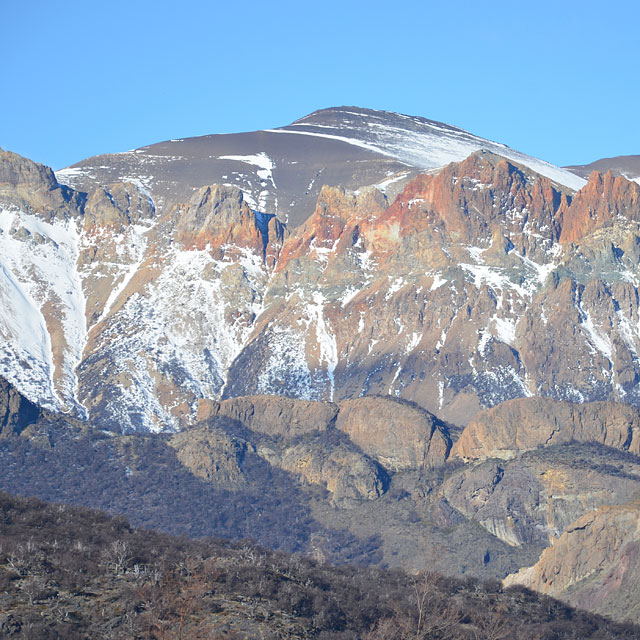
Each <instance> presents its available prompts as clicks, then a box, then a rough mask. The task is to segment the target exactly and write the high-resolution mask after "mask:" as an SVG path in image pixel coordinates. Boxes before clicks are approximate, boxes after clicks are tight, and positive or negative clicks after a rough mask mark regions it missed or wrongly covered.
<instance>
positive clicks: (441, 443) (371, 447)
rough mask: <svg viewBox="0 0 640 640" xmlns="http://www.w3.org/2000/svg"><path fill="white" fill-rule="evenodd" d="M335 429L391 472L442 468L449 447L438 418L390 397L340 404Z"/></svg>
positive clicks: (360, 399)
mask: <svg viewBox="0 0 640 640" xmlns="http://www.w3.org/2000/svg"><path fill="white" fill-rule="evenodd" d="M336 428H338V429H340V431H344V433H346V434H347V435H348V436H349V438H351V440H352V441H353V442H354V443H355V444H357V445H358V446H359V447H360V448H361V449H362V450H363V451H364V452H365V453H366V454H367V455H369V456H371V457H372V458H375V459H376V460H377V461H378V462H379V463H380V464H381V465H382V466H383V467H385V468H386V469H389V470H392V471H399V470H403V469H423V468H429V467H438V466H441V465H442V464H443V463H444V461H445V460H446V458H447V455H448V453H449V448H450V440H449V436H448V434H447V432H446V431H445V429H444V427H443V425H441V423H440V422H439V421H438V420H437V419H436V418H435V416H433V415H432V414H430V413H428V412H427V411H424V410H423V409H420V408H419V407H417V406H414V405H411V404H408V403H404V402H398V401H396V400H392V399H388V398H382V397H364V398H355V399H353V400H345V401H343V402H341V403H340V411H339V413H338V418H337V420H336Z"/></svg>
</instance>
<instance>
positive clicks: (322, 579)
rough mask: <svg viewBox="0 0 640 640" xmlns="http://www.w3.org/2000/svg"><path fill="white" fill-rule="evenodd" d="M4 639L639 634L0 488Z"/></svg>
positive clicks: (455, 585)
mask: <svg viewBox="0 0 640 640" xmlns="http://www.w3.org/2000/svg"><path fill="white" fill-rule="evenodd" d="M0 548H1V551H0V603H1V604H0V611H2V613H0V635H2V637H7V638H32V639H40V638H64V639H68V640H73V639H76V638H91V639H94V638H96V639H97V638H114V639H115V638H123V639H124V638H127V639H129V638H131V639H138V638H140V639H142V638H147V639H161V638H164V639H169V638H184V639H187V638H189V639H197V638H257V637H263V638H318V639H324V640H330V639H336V640H337V639H341V640H347V639H354V640H355V639H357V638H366V639H368V640H387V639H389V640H390V639H392V638H393V639H400V640H403V639H405V638H407V639H408V638H415V639H418V640H419V639H426V638H431V639H445V638H446V639H447V640H471V639H473V640H480V639H482V640H492V639H493V640H498V639H519V638H522V639H524V638H526V639H528V640H543V639H544V640H560V639H564V638H582V639H588V638H594V639H595V638H598V639H602V640H606V639H608V638H626V639H631V638H638V637H640V628H639V627H634V626H632V625H623V624H614V623H612V622H609V621H607V620H606V619H604V618H602V617H599V616H596V615H592V614H587V613H584V612H581V611H577V610H575V609H572V608H571V607H568V606H566V605H564V604H561V603H560V602H558V601H555V600H553V599H551V598H546V597H540V596H539V595H537V594H534V593H533V592H531V591H528V590H526V589H523V588H511V589H506V590H504V589H502V587H501V586H500V584H499V583H498V582H496V581H492V582H484V583H480V582H478V581H477V580H474V579H467V580H465V581H462V580H456V579H452V578H444V577H442V576H440V575H437V574H419V575H415V576H409V575H407V574H406V573H403V572H401V571H397V570H395V571H385V570H382V569H373V568H364V567H358V566H354V565H351V566H340V567H335V566H331V565H328V564H319V563H317V562H314V561H313V560H311V559H310V558H309V557H307V556H303V555H300V554H293V555H290V554H289V555H288V554H285V553H283V552H273V551H265V550H264V549H260V548H258V547H255V546H253V545H251V544H249V543H246V542H236V543H229V542H223V541H220V540H212V539H208V540H190V539H186V538H177V537H170V536H168V535H166V534H160V533H156V532H150V531H144V530H135V529H132V528H131V527H130V525H129V524H128V523H127V521H126V520H125V519H124V518H122V517H109V516H107V515H105V514H103V513H100V512H97V511H90V510H87V509H84V508H79V507H71V506H65V505H46V504H43V503H41V502H40V501H38V500H36V499H25V498H16V497H12V496H9V495H8V494H4V493H0Z"/></svg>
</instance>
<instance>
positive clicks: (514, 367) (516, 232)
mask: <svg viewBox="0 0 640 640" xmlns="http://www.w3.org/2000/svg"><path fill="white" fill-rule="evenodd" d="M354 113H359V114H360V115H359V116H358V117H357V118H356V115H353V114H354ZM345 118H346V119H347V120H349V122H353V123H355V124H348V126H347V125H346V124H345ZM365 124H366V125H367V126H366V127H365ZM401 124H402V126H403V127H404V134H403V135H404V138H403V137H402V136H401V135H400V133H399V131H400V126H401ZM285 130H286V132H284V133H283V131H285ZM320 130H321V131H322V132H325V133H322V134H320ZM337 130H339V131H341V132H342V133H341V137H342V138H345V139H349V140H351V142H349V143H346V142H344V141H343V140H339V141H336V140H335V137H330V138H327V137H323V136H327V135H329V136H334V134H335V132H336V131H337ZM365 130H366V131H369V130H371V131H377V132H378V133H376V134H375V135H374V134H373V133H368V134H366V135H365ZM274 131H275V130H274ZM278 131H279V132H278V133H276V132H271V133H270V135H269V136H267V138H268V139H269V140H271V139H274V140H276V139H277V140H286V141H288V140H291V141H296V142H295V144H298V141H303V142H304V143H305V144H306V145H309V144H311V147H309V146H307V147H306V150H307V156H308V158H316V159H317V157H316V155H314V153H315V152H313V145H315V144H316V141H318V140H320V141H321V144H325V142H326V144H331V145H333V144H334V143H336V144H337V143H339V144H340V145H342V146H341V147H340V148H343V147H344V146H345V145H346V148H348V149H350V150H353V149H356V148H357V149H362V147H361V146H360V147H358V146H357V144H355V143H354V141H355V142H358V141H359V142H358V144H360V143H362V144H366V145H369V146H371V145H372V144H374V143H375V144H377V145H378V147H376V148H377V149H378V148H379V149H382V150H384V151H385V153H391V152H392V151H393V149H396V151H395V152H394V153H396V155H398V154H399V153H400V152H399V151H398V150H397V149H398V145H399V142H398V141H402V140H406V139H409V140H413V145H414V146H413V147H412V146H410V145H408V143H407V145H408V146H405V147H402V148H403V149H404V151H403V153H405V156H403V157H404V160H403V162H405V161H406V162H409V161H412V162H414V165H413V166H412V167H411V171H410V172H409V173H410V174H411V175H413V174H416V175H414V177H411V175H405V178H404V179H403V180H405V179H406V183H405V184H404V188H403V189H402V191H401V193H399V195H398V196H397V197H395V198H389V197H387V196H386V195H385V193H383V190H381V189H379V188H377V187H375V186H371V185H370V186H368V187H363V186H362V185H360V188H358V189H356V190H355V191H349V190H347V189H344V188H343V187H327V186H325V187H323V188H322V189H320V192H319V195H318V198H317V202H316V205H315V208H314V209H313V211H312V213H311V215H308V213H307V212H306V211H305V210H304V208H301V209H300V211H301V213H300V220H303V221H302V222H301V223H300V224H299V225H298V226H296V227H293V226H292V225H286V224H285V223H284V222H283V221H282V219H281V218H282V215H280V218H279V217H278V216H276V215H273V214H272V213H269V212H256V210H255V209H253V208H252V206H250V204H248V203H247V198H252V197H253V198H254V199H255V198H256V197H257V196H256V194H255V192H252V194H247V193H245V192H244V191H242V190H241V189H240V188H238V187H237V186H229V185H224V184H223V185H213V184H212V185H207V186H201V187H198V188H195V187H193V186H188V185H186V184H183V183H181V184H183V186H182V187H181V189H182V191H180V190H178V191H176V193H174V196H175V197H176V198H177V197H178V196H177V195H176V194H178V195H180V196H181V197H182V196H184V198H185V200H183V201H181V202H177V203H176V204H171V202H170V201H171V198H169V197H168V196H167V195H166V194H165V195H162V194H161V193H160V192H157V193H156V194H154V193H152V192H151V191H149V188H147V187H149V185H147V187H144V185H143V183H142V182H141V180H142V177H141V175H142V174H136V175H128V176H124V177H127V178H130V180H131V181H125V182H115V183H112V184H99V180H98V181H97V182H96V180H97V178H91V179H90V177H89V173H86V172H85V173H83V174H82V175H84V178H83V180H84V183H83V189H86V190H85V191H78V190H75V189H73V188H71V187H69V186H66V185H61V184H60V183H59V182H58V181H57V179H56V177H55V175H54V174H53V173H52V172H51V171H50V170H48V169H46V168H44V167H41V166H40V165H36V164H35V163H32V162H30V161H28V160H26V159H23V158H20V157H18V156H16V155H15V154H11V153H9V152H3V153H2V155H1V157H0V202H1V203H2V215H1V216H0V230H1V231H2V233H1V235H0V249H1V250H2V251H1V255H2V264H3V271H2V274H3V278H2V282H0V287H1V291H2V297H3V300H4V301H5V305H4V308H5V311H4V313H3V316H2V317H0V321H1V322H0V332H1V335H2V336H3V338H4V341H3V343H2V345H1V350H2V359H1V360H0V374H2V375H4V376H5V377H6V378H7V379H8V380H10V381H11V382H12V383H13V384H15V385H16V387H17V388H18V389H19V390H20V391H22V392H23V393H25V395H26V396H27V397H28V398H29V399H30V400H32V401H34V402H36V403H38V404H39V405H41V406H44V407H46V408H49V409H55V410H64V411H70V412H72V413H73V414H74V415H77V416H79V417H83V416H84V417H89V418H91V420H92V421H94V422H96V423H98V424H100V425H101V426H103V427H104V428H107V429H110V430H113V431H125V432H131V431H140V430H141V431H159V430H165V429H169V430H175V429H180V428H183V427H184V426H187V425H189V424H193V423H195V422H196V421H197V416H198V411H199V406H200V405H201V404H202V403H205V404H206V402H207V401H208V400H210V399H214V400H215V399H220V398H231V397H236V396H245V395H254V394H273V393H275V394H280V395H286V396H291V397H299V398H305V399H308V400H329V401H331V400H335V401H341V400H344V399H348V398H355V397H358V396H361V395H372V394H382V395H392V396H394V397H399V398H404V399H407V400H410V401H414V402H416V403H418V404H419V405H420V406H421V407H423V408H424V409H427V410H428V411H431V412H432V413H435V414H436V415H438V416H439V417H440V418H442V419H444V420H446V421H448V422H452V423H455V424H458V425H464V424H466V423H467V422H468V420H469V419H470V418H471V417H473V415H474V414H475V413H476V412H477V411H478V410H480V409H482V408H485V407H491V406H494V405H495V404H498V403H499V402H502V401H504V400H508V399H511V398H517V397H526V396H532V395H535V396H537V395H541V396H548V397H552V398H557V399H564V400H569V401H571V400H574V401H575V400H578V401H595V400H605V399H610V400H623V401H625V402H629V403H631V404H638V403H639V402H640V395H639V393H638V389H637V381H638V379H640V378H639V376H640V366H639V363H638V357H637V353H638V349H640V337H639V336H640V334H639V332H638V329H637V327H638V322H639V316H638V303H637V288H636V283H637V281H638V275H639V274H638V266H637V265H638V257H639V256H640V248H639V243H640V240H639V238H640V234H639V233H638V229H637V227H638V221H639V220H640V217H639V216H640V213H639V206H638V198H639V193H640V192H639V189H640V185H637V184H636V183H634V182H630V181H628V180H626V179H624V178H622V177H615V176H613V175H612V174H611V173H608V174H605V175H602V174H594V175H593V176H591V178H590V180H589V182H588V183H587V184H585V185H584V186H582V188H581V189H580V190H579V191H578V192H575V191H574V190H573V189H571V188H569V187H567V186H564V185H562V184H560V180H565V178H566V177H567V175H569V174H567V173H566V172H564V171H560V170H558V169H554V168H553V167H551V168H549V167H550V165H546V164H544V163H541V162H540V161H536V160H534V159H530V158H529V159H527V158H525V157H524V156H518V157H519V158H520V159H521V160H523V162H526V163H528V164H520V163H516V162H514V161H512V160H510V159H507V158H505V157H504V156H503V155H497V154H495V153H493V152H490V151H486V150H483V151H476V152H474V153H472V154H471V155H470V156H469V157H468V158H466V159H464V160H462V161H460V162H453V163H451V164H449V165H447V166H446V167H444V168H442V169H440V170H437V171H436V170H435V169H434V170H430V171H428V172H427V173H424V172H423V173H418V168H417V166H416V165H417V164H418V160H417V158H418V156H420V157H421V158H422V161H421V162H422V164H423V165H427V164H429V163H435V162H440V161H442V160H444V159H446V158H448V157H449V156H446V157H445V155H443V154H444V153H445V151H446V150H447V149H448V151H447V153H451V154H453V155H455V154H457V153H459V154H462V153H466V151H468V150H469V149H471V148H472V147H473V145H475V144H476V142H477V141H478V140H479V139H477V138H474V137H473V136H471V135H470V134H466V133H464V132H461V131H460V130H457V129H454V128H451V127H445V126H436V125H435V124H434V123H431V122H429V121H423V120H421V119H412V118H408V117H405V116H399V115H397V114H387V113H384V112H383V113H381V114H378V113H377V112H367V111H361V112H360V111H358V112H353V113H347V112H346V111H345V109H337V110H329V111H328V112H318V113H316V114H312V116H309V117H308V118H304V119H303V120H302V121H300V122H298V123H294V125H291V126H290V127H289V128H285V129H283V130H282V131H280V130H278ZM292 132H293V133H292ZM295 132H297V133H295ZM331 132H333V133H331ZM349 132H350V133H349ZM380 132H382V133H380ZM311 134H313V135H311ZM316 134H317V135H316ZM247 135H249V138H248V139H250V140H253V141H254V142H255V141H256V140H259V139H260V136H258V137H256V136H257V134H256V135H254V134H247ZM335 135H337V134H335ZM358 135H360V136H361V138H358V137H357V136H358ZM319 136H320V137H319ZM214 138H215V137H214ZM234 139H235V138H234ZM197 140H198V142H197V144H198V145H205V146H206V144H209V142H211V141H210V140H209V138H206V139H197ZM474 140H475V142H473V141H474ZM207 141H209V142H207ZM214 141H215V140H214ZM309 141H311V142H309ZM394 141H395V142H394ZM205 143H206V144H205ZM477 143H478V145H479V144H480V143H479V142H477ZM167 144H169V143H167ZM170 144H172V145H173V144H178V145H179V144H182V143H178V142H177V143H170ZM185 144H191V143H188V141H187V142H185ZM194 144H195V143H194ZM252 144H253V142H252ZM256 144H257V142H256ZM483 144H484V142H483ZM394 145H396V146H394ZM465 145H466V146H465ZM493 147H494V148H497V147H499V149H498V150H499V151H500V152H501V153H503V154H506V155H509V156H513V155H514V154H515V152H511V151H510V150H508V149H507V148H505V147H501V146H500V145H495V144H494V145H493ZM260 148H261V147H252V148H251V149H252V151H251V154H252V155H256V154H259V153H262V151H260ZM247 149H248V148H247ZM443 149H444V151H443ZM228 150H229V149H227V151H228ZM286 150H287V151H288V148H287V149H286ZM418 150H421V151H420V154H422V155H420V154H418ZM283 152H284V151H283ZM185 153H186V151H185ZM203 153H204V152H203ZM245 153H249V151H248V150H246V149H245ZM265 153H266V152H265ZM336 153H337V152H336ZM367 153H369V150H367ZM371 153H372V152H371ZM376 153H377V152H376ZM145 154H146V151H142V152H141V153H139V154H138V153H132V154H125V155H124V156H123V158H125V159H126V162H129V159H130V158H132V157H137V156H140V157H143V156H145ZM251 154H250V155H251ZM209 155H214V154H213V153H212V152H211V150H209V151H207V157H208V156H209ZM222 155H226V151H225V153H224V154H222ZM378 156H379V157H378V159H377V160H376V163H377V162H378V160H379V158H380V157H382V156H381V154H378ZM115 157H116V158H119V157H120V156H115ZM145 157H146V156H145ZM185 157H186V156H185ZM216 157H218V156H216ZM332 157H333V158H334V160H335V161H336V162H337V164H336V165H335V166H336V167H338V165H340V166H341V167H343V168H342V169H340V172H341V175H342V176H343V177H346V181H347V182H349V181H350V180H351V179H352V178H353V180H356V179H361V178H362V176H361V175H360V174H357V175H356V174H352V173H349V172H350V171H351V168H352V165H353V163H351V162H350V161H349V162H347V161H344V157H342V156H340V154H338V155H335V156H332ZM341 157H342V160H340V158H341ZM389 157H390V156H388V155H387V156H384V158H386V160H385V162H388V159H389ZM411 158H413V160H411ZM315 161H316V160H314V162H315ZM91 162H95V163H99V166H100V167H109V166H111V165H110V164H109V163H108V161H107V159H105V158H102V159H96V160H95V161H91ZM154 162H155V161H154ZM230 162H231V161H230ZM233 162H235V160H234V161H233ZM292 162H297V161H292ZM318 162H320V160H318ZM83 166H84V165H83ZM96 166H98V165H96ZM128 166H129V165H128ZM136 166H137V165H136ZM144 166H145V167H147V168H148V169H149V171H151V167H152V165H151V164H145V165H144ZM153 166H155V165H153ZM163 166H164V165H163ZM179 166H182V165H176V170H177V168H178V167H179ZM189 166H190V165H189V163H187V164H186V165H184V167H183V169H184V171H187V170H188V167H189ZM295 166H297V165H294V167H295ZM376 166H377V165H376ZM403 166H405V168H406V166H407V165H403ZM531 166H535V167H536V168H537V169H539V170H540V171H545V172H546V173H548V174H549V175H551V176H552V177H553V178H554V179H550V178H548V177H546V176H544V175H542V174H540V173H536V172H535V171H533V170H532V169H531V168H530V167H531ZM132 167H133V165H131V166H129V169H130V171H129V170H128V172H129V173H131V172H133V168H132ZM171 167H173V165H171V164H169V165H167V167H166V169H167V171H170V172H172V171H173V169H172V168H171ZM138 169H140V167H138ZM136 170H137V169H136ZM259 170H260V171H261V170H262V169H259ZM336 170H337V169H336ZM82 171H84V169H83V170H82ZM87 171H88V170H87ZM100 171H102V169H100ZM104 171H106V172H107V173H105V174H101V175H102V177H103V178H105V177H106V178H109V179H111V178H113V177H114V176H115V174H113V173H109V172H108V171H107V169H104ZM109 171H110V170H109ZM154 171H155V169H154ZM372 171H373V169H372ZM385 171H386V169H385ZM134 173H135V172H134ZM383 173H384V172H383ZM78 175H80V174H78ZM92 175H93V174H92ZM167 175H168V174H167ZM171 175H173V174H171ZM371 175H372V174H371ZM385 175H386V174H384V175H383V174H379V175H378V179H383V178H384V177H385ZM118 176H119V177H123V176H121V175H120V174H118ZM136 176H137V177H136ZM349 176H351V177H349ZM354 176H355V177H354ZM178 177H179V172H178V173H177V174H176V180H177V181H175V183H176V184H178V182H180V180H178ZM210 177H211V176H210ZM305 180H306V177H305ZM572 180H573V182H572V184H574V186H579V185H580V184H583V183H582V182H581V181H578V183H576V181H575V180H576V179H573V178H572ZM92 181H93V182H92ZM565 181H567V180H565ZM567 182H571V180H568V181H567ZM78 184H79V183H78ZM158 184H160V183H158ZM162 184H165V183H162ZM167 184H168V183H167ZM298 185H299V183H298ZM158 188H160V187H158ZM296 188H297V187H296ZM158 193H160V195H157V194H158ZM167 193H168V192H167ZM174 196H171V197H172V198H173V197H174ZM265 197H266V196H265ZM265 202H266V201H265ZM251 204H252V203H251ZM263 204H264V203H263ZM266 208H267V209H268V207H266ZM294 208H295V209H296V210H297V206H296V207H294ZM25 328H26V329H27V330H25Z"/></svg>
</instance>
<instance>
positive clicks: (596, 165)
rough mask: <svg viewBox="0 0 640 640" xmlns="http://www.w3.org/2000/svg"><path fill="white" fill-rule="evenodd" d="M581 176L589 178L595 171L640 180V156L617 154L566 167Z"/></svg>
mask: <svg viewBox="0 0 640 640" xmlns="http://www.w3.org/2000/svg"><path fill="white" fill-rule="evenodd" d="M564 168H565V169H567V170H568V171H571V172H572V173H575V174H576V175H577V176H580V177H581V178H588V177H589V175H590V174H591V173H592V172H593V171H599V172H600V173H607V171H611V172H612V173H613V175H616V176H623V177H625V178H628V179H629V180H635V181H636V182H638V181H640V156H616V157H614V158H602V159H601V160H596V161H595V162H591V163H589V164H581V165H573V166H570V167H564Z"/></svg>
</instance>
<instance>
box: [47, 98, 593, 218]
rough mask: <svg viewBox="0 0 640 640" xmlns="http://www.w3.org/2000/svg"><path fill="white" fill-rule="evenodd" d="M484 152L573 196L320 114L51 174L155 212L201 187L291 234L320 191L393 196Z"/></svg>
mask: <svg viewBox="0 0 640 640" xmlns="http://www.w3.org/2000/svg"><path fill="white" fill-rule="evenodd" d="M481 149H486V150H489V151H492V152H494V153H497V154H500V155H502V156H504V157H507V158H509V159H511V160H513V161H514V162H518V163H521V164H524V165H525V166H528V167H530V168H531V169H533V170H534V171H536V172H538V173H540V174H541V175H544V176H546V177H548V178H550V179H551V180H553V181H555V182H557V183H558V184H560V185H564V186H568V187H570V188H572V189H574V190H575V189H579V188H580V187H581V186H583V185H584V180H583V179H581V178H580V177H578V176H576V175H575V174H573V173H571V172H569V171H567V170H564V169H560V168H558V167H555V166H553V165H551V164H549V163H547V162H544V161H542V160H538V159H536V158H532V157H531V156H527V155H525V154H523V153H520V152H518V151H514V150H513V149H510V148H509V147H507V146H505V145H503V144H499V143H496V142H491V141H490V140H485V139H484V138H480V137H478V136H475V135H473V134H471V133H467V132H466V131H463V130H462V129H458V128H456V127H451V126H449V125H446V124H442V123H440V122H434V121H432V120H427V119H426V118H417V117H413V116H405V115H401V114H398V113H391V112H388V111H373V110H371V109H361V108H357V107H334V108H331V109H322V110H320V111H315V112H314V113H312V114H310V115H308V116H305V117H304V118H301V119H300V120H297V121H296V122H294V123H292V124H290V125H288V126H285V127H280V128H277V129H268V130H266V131H254V132H250V133H235V134H221V135H209V136H201V137H197V138H185V139H179V140H169V141H166V142H160V143H158V144H153V145H149V146H146V147H142V148H140V149H135V150H133V151H127V152H124V153H119V154H109V155H103V156H96V157H94V158H89V159H87V160H83V161H82V162H79V163H77V164H75V165H73V166H71V167H69V168H67V169H63V170H61V171H58V172H57V177H58V180H59V181H60V182H62V183H64V184H67V185H70V186H73V187H75V188H77V189H79V190H80V191H90V190H91V189H92V188H94V187H95V186H96V185H98V184H111V183H113V182H122V181H129V182H134V183H135V184H137V185H138V186H139V187H140V188H142V189H144V190H145V191H146V192H148V193H149V194H150V195H151V197H153V199H154V201H155V202H156V203H157V204H158V205H161V206H171V205H175V204H177V203H178V202H183V201H186V200H188V199H189V198H190V197H191V195H192V194H193V192H194V191H195V190H196V189H198V188H200V187H203V186H207V185H209V184H213V183H217V184H227V185H233V186H235V187H238V188H239V189H241V190H242V192H243V195H244V198H245V200H246V202H247V203H248V204H249V205H250V206H251V207H253V208H254V209H259V210H260V211H266V212H268V213H273V214H277V216H278V218H279V219H280V220H281V221H282V222H284V223H287V224H288V225H289V226H298V225H299V224H301V223H302V222H304V220H306V219H307V218H308V217H309V216H310V215H311V213H312V212H313V209H314V206H315V202H316V199H317V197H318V195H319V193H320V189H321V188H322V186H323V185H325V184H326V185H331V186H338V185H339V186H343V187H345V188H346V189H351V190H353V189H358V188H360V187H362V186H364V185H370V184H377V185H378V188H379V189H380V190H381V191H383V192H385V193H387V194H388V195H389V196H390V197H395V196H396V195H397V194H398V193H399V192H400V191H401V190H402V188H403V186H404V184H406V182H407V181H408V180H409V179H410V178H412V177H414V176H415V175H416V174H417V173H418V172H420V171H424V170H428V169H436V168H439V167H442V166H443V165H445V164H448V163H449V162H456V161H460V160H464V158H466V157H467V156H468V155H469V154H471V153H473V152H474V151H479V150H481Z"/></svg>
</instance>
